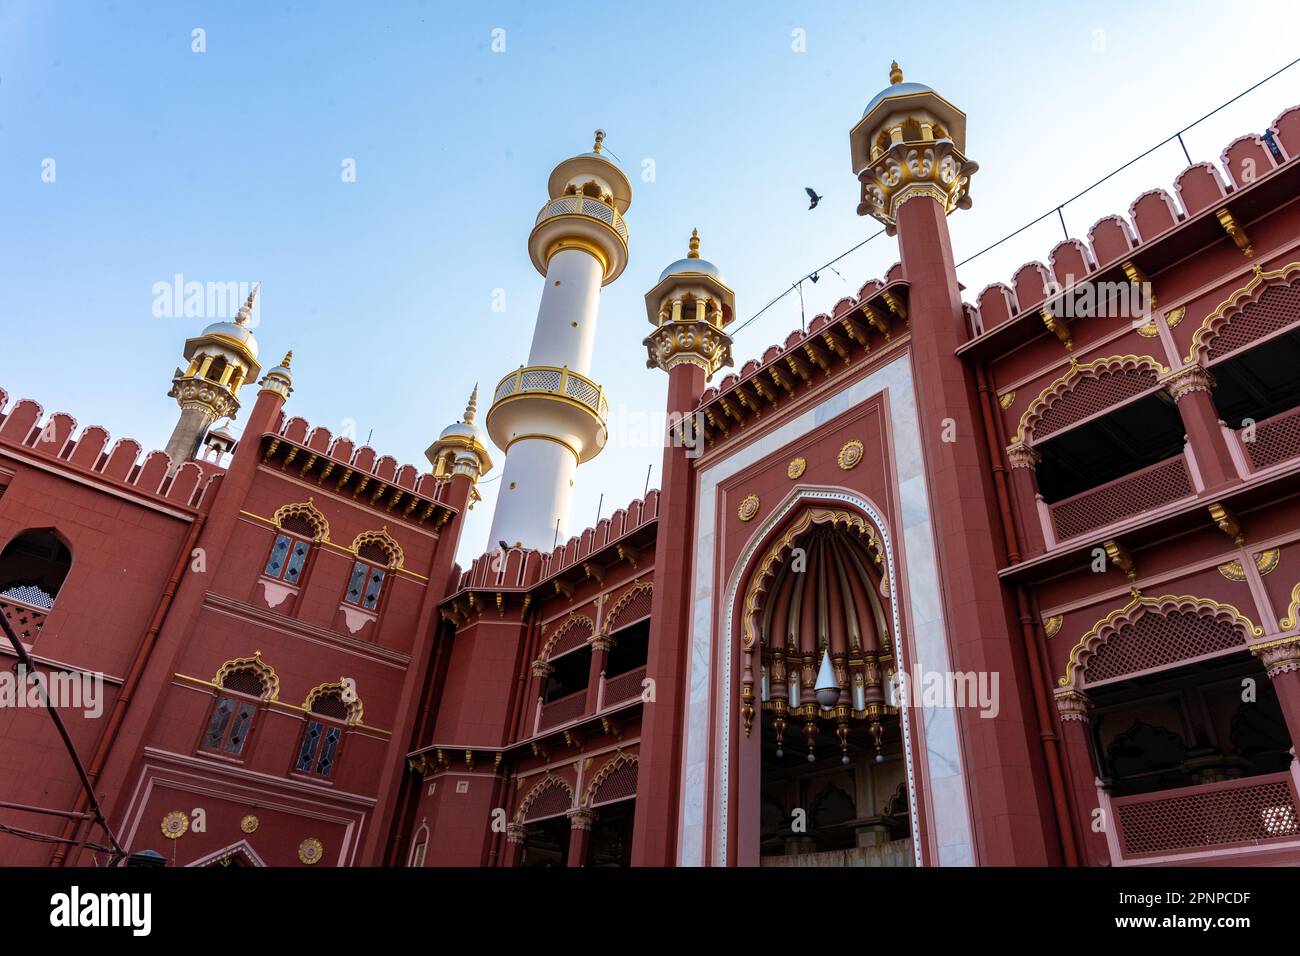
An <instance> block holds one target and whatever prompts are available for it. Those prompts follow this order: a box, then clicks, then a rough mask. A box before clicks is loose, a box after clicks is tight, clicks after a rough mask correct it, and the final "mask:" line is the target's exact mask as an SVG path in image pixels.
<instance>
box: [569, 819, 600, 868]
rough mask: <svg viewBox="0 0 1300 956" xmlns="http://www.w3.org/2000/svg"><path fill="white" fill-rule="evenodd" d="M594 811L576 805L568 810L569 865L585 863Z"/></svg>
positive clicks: (582, 864)
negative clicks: (575, 807) (573, 808)
mask: <svg viewBox="0 0 1300 956" xmlns="http://www.w3.org/2000/svg"><path fill="white" fill-rule="evenodd" d="M595 822H596V811H595V810H590V809H588V808H587V807H578V808H577V809H576V810H570V811H569V864H568V865H569V866H586V865H587V847H588V846H590V845H591V828H592V825H593V824H595Z"/></svg>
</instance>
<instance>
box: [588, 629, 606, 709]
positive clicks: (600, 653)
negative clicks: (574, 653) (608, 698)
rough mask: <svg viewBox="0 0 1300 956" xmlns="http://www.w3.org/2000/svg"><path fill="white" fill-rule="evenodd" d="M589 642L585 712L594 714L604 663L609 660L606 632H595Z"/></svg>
mask: <svg viewBox="0 0 1300 956" xmlns="http://www.w3.org/2000/svg"><path fill="white" fill-rule="evenodd" d="M589 643H590V644H591V670H590V672H589V673H588V676H587V713H589V714H594V713H595V712H596V707H597V704H598V702H599V698H600V682H601V680H602V679H603V678H604V676H605V665H606V663H607V662H608V661H609V646H610V638H609V635H608V634H597V635H596V636H595V637H593V638H592V639H591V640H590V641H589Z"/></svg>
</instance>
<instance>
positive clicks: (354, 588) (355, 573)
mask: <svg viewBox="0 0 1300 956" xmlns="http://www.w3.org/2000/svg"><path fill="white" fill-rule="evenodd" d="M369 571H370V566H369V565H367V564H362V563H361V562H360V561H358V562H357V563H356V564H355V565H353V566H352V580H351V581H349V582H348V593H347V594H345V595H343V600H345V601H347V602H348V603H349V604H360V603H361V589H362V588H364V587H365V586H366V574H367V573H368V572H369Z"/></svg>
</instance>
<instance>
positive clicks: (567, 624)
mask: <svg viewBox="0 0 1300 956" xmlns="http://www.w3.org/2000/svg"><path fill="white" fill-rule="evenodd" d="M575 627H585V628H586V629H587V634H588V636H591V635H592V634H595V633H596V622H595V621H593V620H592V619H591V618H589V617H587V615H585V614H578V613H577V612H575V611H570V612H569V616H568V617H566V618H565V619H564V620H563V621H561V622H560V624H559V626H558V627H557V628H556V629H555V632H554V633H553V634H551V636H550V637H549V638H547V640H546V643H545V644H544V645H543V646H542V653H541V654H539V655H538V657H537V662H538V663H543V662H545V661H549V660H550V659H551V649H552V648H553V647H555V642H556V641H557V640H559V639H560V637H562V636H563V635H565V634H567V633H568V632H569V631H571V630H572V629H573V628H575Z"/></svg>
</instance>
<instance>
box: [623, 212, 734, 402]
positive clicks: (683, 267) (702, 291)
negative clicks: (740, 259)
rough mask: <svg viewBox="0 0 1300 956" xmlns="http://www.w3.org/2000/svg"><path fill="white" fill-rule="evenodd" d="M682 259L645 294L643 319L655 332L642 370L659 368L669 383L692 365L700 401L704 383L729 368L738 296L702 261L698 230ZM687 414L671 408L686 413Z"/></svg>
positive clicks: (692, 236)
mask: <svg viewBox="0 0 1300 956" xmlns="http://www.w3.org/2000/svg"><path fill="white" fill-rule="evenodd" d="M687 249H688V251H687V253H686V258H685V259H678V260H677V261H676V262H674V263H673V264H672V265H670V266H669V267H668V268H667V269H665V270H664V271H663V272H661V273H660V274H659V281H658V282H657V283H656V284H655V287H654V288H653V289H651V290H650V291H649V292H647V293H646V295H645V310H646V317H647V318H648V319H649V320H650V324H651V325H652V326H654V328H655V330H654V331H653V332H651V333H650V334H649V335H648V336H646V338H645V340H644V342H643V344H644V345H645V347H646V349H647V351H648V352H649V357H648V358H647V359H646V366H647V367H649V368H661V369H663V370H664V371H665V372H667V373H668V375H669V378H670V379H671V378H672V375H673V369H675V368H677V367H678V366H681V365H690V366H693V367H695V368H698V369H700V370H701V371H702V372H703V373H704V374H703V375H700V376H697V377H696V378H697V379H698V381H697V386H698V390H697V391H696V392H695V395H694V396H692V401H691V407H694V399H698V398H699V396H700V393H701V392H703V391H704V383H705V381H707V380H708V378H709V376H711V375H712V374H713V373H714V372H716V371H717V370H718V369H719V368H721V367H722V366H723V365H731V364H732V362H731V336H729V335H728V334H727V333H726V332H725V331H724V330H725V329H726V327H727V326H728V325H730V324H731V321H732V320H733V319H734V318H735V317H736V294H735V293H734V292H732V291H731V289H730V288H729V287H728V286H727V283H726V280H725V279H723V278H722V273H721V272H720V271H719V270H718V267H717V266H715V265H714V264H713V263H712V262H710V261H709V260H707V259H701V258H700V231H699V230H698V229H694V230H692V231H691V241H690V244H689V245H688V247H687ZM686 410H687V409H684V408H682V409H670V411H676V412H679V413H680V412H684V411H686Z"/></svg>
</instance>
